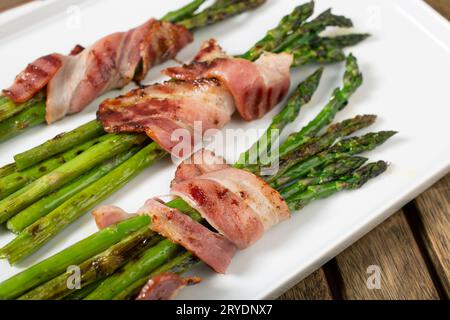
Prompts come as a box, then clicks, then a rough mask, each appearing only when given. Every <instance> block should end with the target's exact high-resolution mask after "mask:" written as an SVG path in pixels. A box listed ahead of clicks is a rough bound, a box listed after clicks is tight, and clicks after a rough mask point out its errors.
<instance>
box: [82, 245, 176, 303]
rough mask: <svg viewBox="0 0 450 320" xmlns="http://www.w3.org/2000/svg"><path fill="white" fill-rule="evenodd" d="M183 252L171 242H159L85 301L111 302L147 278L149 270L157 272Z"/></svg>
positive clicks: (107, 280) (106, 281) (109, 278)
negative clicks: (110, 300)
mask: <svg viewBox="0 0 450 320" xmlns="http://www.w3.org/2000/svg"><path fill="white" fill-rule="evenodd" d="M181 250H182V247H180V246H179V245H177V244H175V243H173V242H171V241H169V240H163V241H161V242H159V243H158V244H157V245H156V246H154V247H152V248H150V249H149V250H147V251H146V252H144V254H143V255H142V257H140V258H139V259H138V260H134V261H130V262H129V263H127V264H126V265H125V266H124V267H123V268H121V269H120V272H119V273H116V274H114V275H112V276H110V277H108V278H107V279H105V280H104V281H103V282H102V283H101V284H100V285H99V286H98V287H97V289H96V290H95V291H94V292H92V293H91V294H89V295H88V296H87V297H86V298H85V300H104V299H108V300H109V299H112V298H114V297H115V296H117V295H118V294H120V293H121V292H122V291H123V290H125V289H127V288H128V287H129V286H130V284H132V283H134V282H136V281H138V280H140V279H141V278H143V277H145V276H147V275H148V274H149V272H148V270H155V269H156V268H158V267H159V266H161V265H163V264H164V263H166V262H167V261H168V260H170V259H172V258H174V257H175V256H176V255H177V254H178V253H179V252H180V251H181Z"/></svg>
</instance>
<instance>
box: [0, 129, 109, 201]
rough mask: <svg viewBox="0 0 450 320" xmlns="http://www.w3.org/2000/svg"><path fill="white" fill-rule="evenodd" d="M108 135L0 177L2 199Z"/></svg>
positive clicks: (0, 196) (103, 139)
mask: <svg viewBox="0 0 450 320" xmlns="http://www.w3.org/2000/svg"><path fill="white" fill-rule="evenodd" d="M106 138H108V136H103V137H100V138H95V139H93V140H91V141H88V142H86V143H83V144H82V145H80V146H77V147H75V148H73V149H71V150H69V151H67V152H65V153H63V154H61V155H57V156H54V157H53V158H50V159H48V160H46V161H44V162H42V163H40V164H37V165H35V166H33V167H30V168H28V169H26V170H25V171H17V172H14V173H12V174H10V175H8V176H6V177H4V178H1V179H0V199H3V198H5V197H7V196H9V195H10V194H12V193H14V192H16V191H17V190H19V189H21V188H22V187H24V186H25V185H27V184H29V183H31V182H33V181H35V180H36V179H39V178H40V177H42V176H44V175H46V174H48V173H50V172H52V171H53V170H55V169H56V168H58V167H59V166H61V165H63V164H64V163H67V162H68V161H70V160H72V159H74V158H75V157H77V156H78V155H80V154H82V153H83V152H85V151H86V150H87V149H89V148H90V147H92V146H94V145H96V144H98V143H101V142H103V141H105V140H106Z"/></svg>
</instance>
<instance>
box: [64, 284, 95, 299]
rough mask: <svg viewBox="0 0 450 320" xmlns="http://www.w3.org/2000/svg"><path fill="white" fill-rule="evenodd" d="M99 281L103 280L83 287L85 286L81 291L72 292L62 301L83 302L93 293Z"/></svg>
mask: <svg viewBox="0 0 450 320" xmlns="http://www.w3.org/2000/svg"><path fill="white" fill-rule="evenodd" d="M101 280H103V279H100V280H98V281H96V282H92V283H91V284H88V285H85V286H83V287H81V289H79V290H73V292H72V293H71V294H69V295H68V296H66V297H65V298H64V300H83V299H84V298H86V297H87V296H88V295H89V294H90V293H91V292H94V290H95V289H97V287H98V286H99V285H100V283H101Z"/></svg>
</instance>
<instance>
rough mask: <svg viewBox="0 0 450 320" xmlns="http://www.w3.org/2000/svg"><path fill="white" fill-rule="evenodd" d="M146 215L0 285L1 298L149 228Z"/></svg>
mask: <svg viewBox="0 0 450 320" xmlns="http://www.w3.org/2000/svg"><path fill="white" fill-rule="evenodd" d="M150 222H151V219H150V217H149V216H145V215H142V216H137V217H135V218H133V219H128V220H126V221H123V222H121V223H119V224H117V225H114V226H111V227H108V228H105V229H103V230H100V231H98V232H96V233H94V234H93V235H91V236H89V237H87V238H86V239H83V240H81V241H79V242H77V243H75V244H74V245H72V246H70V247H68V248H66V249H64V250H62V251H61V252H59V253H57V254H55V255H53V256H51V257H49V258H47V259H45V260H43V261H41V262H39V263H37V264H35V265H34V266H32V267H30V268H28V269H26V270H24V271H22V272H20V273H18V274H17V275H15V276H13V277H11V278H9V279H8V280H6V281H4V282H2V283H1V284H0V299H14V298H17V297H19V296H20V295H22V294H24V293H25V292H27V291H29V290H30V289H33V288H35V287H36V286H38V285H40V284H42V283H44V282H45V281H47V280H50V279H53V278H54V277H56V276H58V275H60V274H61V273H63V272H65V271H66V268H67V267H68V266H70V265H77V264H80V263H82V262H83V261H85V260H87V259H89V258H91V257H93V256H95V255H97V254H99V253H101V252H103V251H105V250H107V249H108V248H110V247H111V246H112V245H114V244H116V243H118V242H120V241H121V240H123V239H124V238H125V237H127V236H129V235H130V234H132V233H134V232H136V231H137V230H139V229H141V228H143V227H145V226H148V225H149V224H150Z"/></svg>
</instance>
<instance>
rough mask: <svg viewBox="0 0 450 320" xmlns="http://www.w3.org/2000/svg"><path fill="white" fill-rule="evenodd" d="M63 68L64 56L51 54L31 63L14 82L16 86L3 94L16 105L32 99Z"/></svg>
mask: <svg viewBox="0 0 450 320" xmlns="http://www.w3.org/2000/svg"><path fill="white" fill-rule="evenodd" d="M61 66H62V56H61V55H59V54H56V53H54V54H50V55H47V56H43V57H41V58H39V59H37V60H36V61H34V62H32V63H30V64H29V65H28V66H27V67H26V68H25V70H23V71H22V72H21V73H19V75H18V76H17V77H16V79H15V80H14V84H13V85H12V86H11V87H9V88H8V89H5V90H3V94H4V95H5V96H7V97H9V98H10V99H11V100H13V101H14V102H15V103H23V102H25V101H27V100H29V99H31V98H32V97H33V96H34V95H35V94H36V93H37V92H39V91H40V90H41V89H43V88H44V87H45V86H46V85H47V84H48V82H49V81H50V80H51V79H52V78H53V77H54V76H55V74H56V73H57V72H58V70H59V69H60V68H61Z"/></svg>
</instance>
